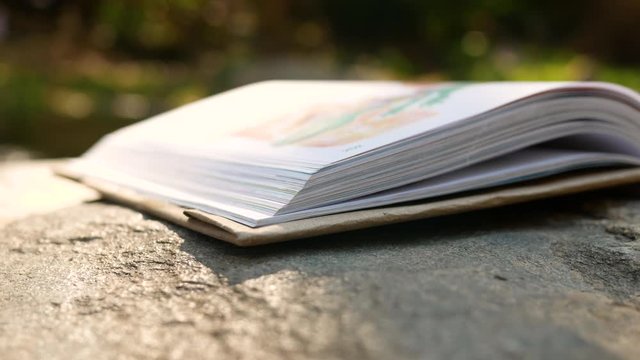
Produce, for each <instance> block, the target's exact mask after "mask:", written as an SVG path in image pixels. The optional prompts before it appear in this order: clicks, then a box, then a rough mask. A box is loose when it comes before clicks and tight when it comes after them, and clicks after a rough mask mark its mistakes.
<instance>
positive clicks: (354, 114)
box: [273, 83, 466, 146]
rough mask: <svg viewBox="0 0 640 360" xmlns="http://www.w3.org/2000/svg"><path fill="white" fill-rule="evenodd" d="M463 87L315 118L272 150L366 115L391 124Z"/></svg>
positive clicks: (422, 92)
mask: <svg viewBox="0 0 640 360" xmlns="http://www.w3.org/2000/svg"><path fill="white" fill-rule="evenodd" d="M465 85H466V84H463V83H457V84H451V85H446V86H441V87H437V88H427V89H423V90H420V91H418V92H416V93H414V94H412V95H408V96H403V97H400V98H395V99H390V100H388V99H385V100H374V101H371V102H369V103H368V104H365V105H364V106H359V107H358V108H357V109H356V110H354V111H350V112H346V113H344V114H341V115H337V116H336V115H330V116H317V115H316V116H313V117H315V118H313V119H311V121H309V122H307V123H306V124H305V125H303V126H302V127H301V128H298V129H297V130H296V131H294V132H292V133H291V134H289V135H286V136H285V137H284V138H281V139H279V140H277V141H275V142H274V143H273V145H275V146H284V145H294V144H298V143H301V142H304V141H307V140H311V139H313V138H316V137H318V136H321V135H324V134H327V133H330V132H332V131H335V130H338V129H340V128H342V127H345V126H347V125H350V124H352V123H353V122H354V121H355V120H356V119H358V118H360V117H362V116H366V114H367V113H375V115H373V116H370V117H369V118H368V120H369V121H371V122H383V121H385V120H390V119H393V118H395V117H397V116H398V115H401V114H402V113H403V112H404V111H408V110H410V109H425V108H429V107H431V106H434V105H438V104H441V103H443V102H444V101H446V100H447V98H449V96H450V95H451V94H452V93H454V92H455V91H457V90H459V89H461V88H462V87H464V86H465Z"/></svg>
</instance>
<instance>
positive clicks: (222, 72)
mask: <svg viewBox="0 0 640 360" xmlns="http://www.w3.org/2000/svg"><path fill="white" fill-rule="evenodd" d="M639 19H640V0H608V1H600V0H579V1H578V0H564V1H557V0H554V1H552V0H526V1H525V0H494V1H490V0H477V1H447V0H433V1H418V0H394V1H383V0H325V1H320V0H172V1H169V0H93V1H86V0H66V1H65V0H0V148H2V149H5V151H1V149H0V157H1V156H3V155H2V154H14V155H12V156H15V154H24V153H29V154H36V155H37V156H47V157H58V156H76V155H79V154H81V153H82V151H84V150H86V149H87V148H88V147H89V146H90V145H91V144H92V143H94V142H95V141H96V140H97V139H98V138H99V137H100V136H101V135H103V134H105V133H107V132H110V131H112V130H114V129H116V128H119V127H121V126H124V125H127V124H130V123H132V122H135V121H138V120H141V119H144V118H147V117H149V116H151V115H154V114H157V113H159V112H162V111H166V110H168V109H171V108H173V107H176V106H179V105H181V104H185V103H187V102H190V101H193V100H196V99H199V98H202V97H205V96H208V95H211V94H214V93H217V92H220V91H223V90H226V89H229V88H232V87H235V86H238V85H242V84H246V83H249V82H254V81H258V80H265V79H274V78H280V79H283V78H291V79H297V78H299V79H407V80H424V81H441V80H604V81H613V82H618V83H620V84H623V85H627V86H630V87H632V88H634V89H636V90H640V36H638V35H639V31H638V21H639ZM7 149H12V150H11V151H8V150H7ZM15 149H26V152H23V151H15ZM5 156H6V155H5Z"/></svg>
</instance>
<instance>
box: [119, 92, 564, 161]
mask: <svg viewBox="0 0 640 360" xmlns="http://www.w3.org/2000/svg"><path fill="white" fill-rule="evenodd" d="M568 84H571V83H549V82H545V83H535V82H530V83H528V82H516V83H511V82H510V83H444V84H426V85H425V84H404V83H399V82H340V81H333V82H332V81H282V82H279V81H274V82H266V83H258V84H254V85H249V86H246V87H242V88H238V89H235V90H232V91H229V92H226V93H223V94H220V95H217V96H213V97H211V98H209V99H205V100H202V101H199V102H196V103H193V104H191V105H187V106H185V107H182V108H179V109H176V110H174V111H171V112H168V113H166V114H162V115H160V116H157V117H155V118H151V119H149V120H147V121H144V122H142V123H139V124H136V125H134V126H131V127H128V128H125V129H123V130H121V131H119V132H116V133H115V134H114V135H112V137H114V138H116V140H117V141H119V142H123V143H129V144H146V143H153V144H155V145H156V146H158V147H160V148H167V149H169V150H170V151H172V152H175V151H181V152H187V153H189V152H190V153H192V154H198V155H199V156H203V155H206V156H212V157H222V158H224V157H225V156H227V157H231V158H233V159H237V157H244V158H247V159H251V158H259V159H261V160H262V161H264V160H271V161H276V162H280V163H287V162H289V163H296V162H300V163H309V164H314V165H316V166H317V167H322V166H325V165H327V164H330V163H333V162H336V161H339V160H342V159H345V158H348V157H351V156H354V155H358V154H362V153H365V152H367V151H370V150H372V149H375V148H378V147H381V146H384V145H387V144H390V143H393V142H396V141H399V140H402V139H407V138H410V137H413V136H416V135H419V134H422V133H425V132H428V131H432V130H436V129H438V128H441V127H444V126H448V125H451V124H453V123H455V122H458V121H461V120H464V119H467V118H470V117H473V116H476V115H478V114H482V113H484V112H487V111H490V110H492V109H495V108H498V107H500V106H503V105H506V104H509V103H511V102H513V101H516V100H519V99H522V98H526V97H528V96H532V95H534V94H537V93H541V92H545V91H550V90H554V89H559V88H562V87H563V86H566V85H568Z"/></svg>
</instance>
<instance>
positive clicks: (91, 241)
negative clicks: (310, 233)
mask: <svg viewBox="0 0 640 360" xmlns="http://www.w3.org/2000/svg"><path fill="white" fill-rule="evenodd" d="M639 224H640V196H638V195H637V193H636V194H634V193H629V192H623V193H617V194H612V193H611V192H607V193H600V194H591V195H581V196H574V197H569V198H564V199H559V200H552V201H544V202H538V203H532V204H526V205H518V206H512V207H508V208H504V209H497V210H490V211H483V212H477V213H472V214H466V215H459V216H451V217H446V218H442V219H433V220H428V221H420V222H414V223H410V224H405V225H396V226H388V227H383V228H378V229H371V230H366V231H357V232H352V233H346V234H341V235H334V236H326V237H320V238H315V239H309V240H304V241H297V242H291V243H285V244H280V245H274V246H267V247H260V248H253V249H243V248H236V247H233V246H232V245H227V244H225V243H222V242H219V241H215V240H212V239H209V238H206V237H204V236H200V235H198V234H195V233H193V232H190V231H188V230H185V229H181V228H178V227H175V226H172V225H170V224H166V223H164V222H162V221H158V220H156V219H152V218H149V217H146V216H144V215H142V214H140V213H137V212H135V211H133V210H129V209H126V208H123V207H120V206H118V205H114V204H108V203H93V204H84V205H78V206H75V207H71V208H68V209H64V210H58V211H57V212H54V213H50V214H46V215H34V216H31V217H28V218H25V219H22V220H20V221H17V222H14V223H12V224H9V225H7V226H5V227H4V228H2V229H0V242H1V245H0V253H1V254H0V257H1V259H2V261H0V354H2V358H3V359H31V358H46V359H70V358H78V359H79V358H82V359H86V358H95V359H101V358H105V359H106V358H121V359H127V358H159V359H174V358H188V359H198V358H217V359H220V358H260V359H270V358H273V359H284V358H319V359H345V358H346V359H355V358H409V359H413V358H428V359H468V358H477V359H502V358H507V359H512V358H525V359H543V358H562V359H589V358H592V359H608V358H623V359H638V358H640V346H638V344H639V343H640V241H639V240H638V238H639V237H640V228H639Z"/></svg>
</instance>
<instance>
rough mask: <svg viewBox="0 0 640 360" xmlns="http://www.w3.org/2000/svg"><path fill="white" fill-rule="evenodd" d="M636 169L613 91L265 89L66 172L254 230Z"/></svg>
mask: <svg viewBox="0 0 640 360" xmlns="http://www.w3.org/2000/svg"><path fill="white" fill-rule="evenodd" d="M638 165H640V95H639V94H638V93H636V92H635V91H633V90H631V89H628V88H625V87H622V86H618V85H614V84H608V83H596V82H495V83H441V84H407V83H400V82H348V81H268V82H261V83H256V84H253V85H248V86H244V87H240V88H237V89H234V90H231V91H228V92H225V93H221V94H218V95H215V96H212V97H210V98H207V99H204V100H200V101H197V102H195V103H192V104H189V105H186V106H184V107H181V108H178V109H175V110H173V111H170V112H167V113H164V114H161V115H158V116H156V117H153V118H151V119H148V120H146V121H142V122H140V123H137V124H134V125H132V126H129V127H126V128H123V129H120V130H118V131H116V132H114V133H111V134H109V135H107V136H105V137H104V138H103V139H102V140H100V141H99V142H98V143H97V144H96V145H95V146H93V148H91V149H90V150H89V151H88V152H87V153H86V154H84V155H83V156H82V157H81V158H79V159H77V160H75V161H74V162H73V163H72V164H71V168H72V169H73V170H74V171H75V172H77V173H80V174H82V175H84V176H87V177H91V178H96V179H100V180H102V181H106V182H109V183H113V184H117V185H118V186H121V187H124V188H127V189H130V190H134V191H135V192H137V193H139V194H143V195H144V196H145V197H147V198H151V199H160V200H164V201H166V202H169V203H171V204H176V205H179V206H183V207H187V208H191V209H197V210H199V211H201V212H204V213H208V214H213V215H217V216H221V217H224V218H226V219H230V220H233V221H235V222H239V223H241V224H244V225H246V226H249V227H261V226H265V225H270V224H278V223H283V222H288V221H292V220H298V219H305V218H312V217H317V216H321V215H327V214H334V213H341V212H347V211H353V210H359V209H366V208H372V207H381V206H387V205H391V204H398V203H404V202H409V201H415V200H425V201H429V200H428V199H433V198H436V197H442V196H444V195H452V194H457V193H462V192H467V191H470V190H478V189H484V188H489V187H495V186H498V185H504V184H509V183H514V182H520V181H524V180H530V179H534V178H538V177H544V176H549V175H553V174H557V173H560V172H566V171H571V170H576V169H581V168H591V167H605V166H638Z"/></svg>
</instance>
